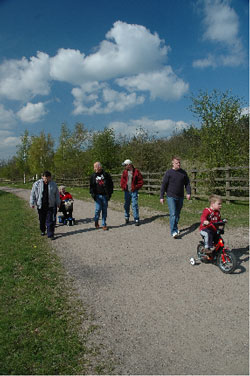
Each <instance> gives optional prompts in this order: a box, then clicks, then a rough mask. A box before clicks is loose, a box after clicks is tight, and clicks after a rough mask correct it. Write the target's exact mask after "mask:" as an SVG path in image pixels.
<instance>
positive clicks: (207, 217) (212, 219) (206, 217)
mask: <svg viewBox="0 0 250 376" xmlns="http://www.w3.org/2000/svg"><path fill="white" fill-rule="evenodd" d="M204 221H209V225H207V226H205V225H204V224H203V222H204ZM220 221H221V216H220V212H219V211H218V210H213V209H210V208H206V209H204V210H203V212H202V215H201V224H200V231H201V230H204V229H205V228H209V229H211V230H214V231H216V228H215V226H213V223H216V222H220Z"/></svg>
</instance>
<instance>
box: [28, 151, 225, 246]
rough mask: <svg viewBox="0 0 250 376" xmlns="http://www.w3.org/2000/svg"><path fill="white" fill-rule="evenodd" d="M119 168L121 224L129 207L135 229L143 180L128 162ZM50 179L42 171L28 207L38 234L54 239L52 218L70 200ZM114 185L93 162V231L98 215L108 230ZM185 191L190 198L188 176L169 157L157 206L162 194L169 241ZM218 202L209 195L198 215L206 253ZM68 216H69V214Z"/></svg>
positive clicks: (176, 159)
mask: <svg viewBox="0 0 250 376" xmlns="http://www.w3.org/2000/svg"><path fill="white" fill-rule="evenodd" d="M122 165H123V166H124V171H123V172H122V176H121V181H120V187H121V189H122V190H123V192H124V217H125V223H126V224H128V223H129V220H130V206H131V204H132V212H133V217H134V223H135V226H139V225H140V217H139V205H138V191H139V190H140V189H141V188H142V186H143V177H142V174H141V172H140V171H139V170H138V169H137V168H135V167H134V165H133V163H132V161H131V160H130V159H126V160H125V161H124V162H123V163H122ZM59 188H60V189H59V190H60V192H59V190H58V188H57V185H56V183H55V182H54V181H52V180H51V173H50V172H49V171H45V172H44V173H43V175H42V178H41V179H39V180H38V181H36V182H35V183H34V184H33V187H32V190H31V195H30V205H31V207H32V208H34V207H35V206H36V207H37V210H38V215H39V221H40V230H41V235H45V233H46V229H47V236H48V238H50V239H54V231H55V217H56V212H57V209H58V210H59V211H62V212H63V214H64V215H66V210H65V206H64V202H65V200H66V199H67V198H70V199H72V200H73V197H72V196H71V194H70V193H69V192H66V191H65V187H64V186H61V187H59ZM113 189H114V184H113V180H112V177H111V175H110V174H109V173H108V172H106V171H104V169H103V167H102V165H101V163H100V162H95V163H94V172H93V174H92V175H91V177H90V188H89V192H90V194H91V196H92V198H93V199H94V201H95V215H94V222H95V228H99V226H100V225H99V219H100V215H101V214H102V229H103V230H104V231H107V230H108V226H107V210H108V201H109V200H110V198H111V196H112V194H113ZM185 191H186V198H187V200H190V199H191V186H190V180H189V177H188V174H187V173H186V171H185V170H183V169H182V168H181V161H180V158H179V157H177V156H174V157H173V158H172V168H170V169H169V170H167V171H166V173H165V175H164V177H163V181H162V184H161V190H160V203H161V204H164V201H165V199H164V196H165V195H166V198H167V203H168V208H169V222H170V232H171V236H172V237H173V238H177V237H178V235H179V233H180V231H179V229H178V223H179V219H180V213H181V209H182V206H183V201H184V195H185ZM220 208H221V199H220V197H219V196H216V195H212V196H211V197H210V208H206V209H204V211H203V213H202V216H201V226H200V231H201V234H202V235H203V236H204V237H205V247H206V251H207V253H209V252H210V251H211V248H212V242H213V237H214V236H215V234H214V229H213V226H212V223H213V222H215V221H218V220H220ZM71 215H72V213H71Z"/></svg>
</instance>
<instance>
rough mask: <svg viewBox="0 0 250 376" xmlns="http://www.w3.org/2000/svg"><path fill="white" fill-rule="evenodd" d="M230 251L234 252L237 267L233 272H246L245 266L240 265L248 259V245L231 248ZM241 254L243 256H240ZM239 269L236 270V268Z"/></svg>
mask: <svg viewBox="0 0 250 376" xmlns="http://www.w3.org/2000/svg"><path fill="white" fill-rule="evenodd" d="M232 252H233V253H234V255H235V257H236V259H237V269H236V271H235V272H234V273H233V274H241V273H245V272H246V268H245V267H244V266H243V265H242V264H244V263H246V262H248V261H249V246H248V247H246V248H233V249H232ZM242 256H245V257H243V258H241V257H242ZM238 269H239V271H238V272H237V270H238Z"/></svg>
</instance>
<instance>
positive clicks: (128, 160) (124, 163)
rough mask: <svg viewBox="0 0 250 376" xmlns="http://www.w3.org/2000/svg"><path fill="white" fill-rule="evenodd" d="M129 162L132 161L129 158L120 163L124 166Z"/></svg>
mask: <svg viewBox="0 0 250 376" xmlns="http://www.w3.org/2000/svg"><path fill="white" fill-rule="evenodd" d="M129 164H133V162H132V161H131V160H130V159H125V161H124V162H123V163H122V166H126V165H129Z"/></svg>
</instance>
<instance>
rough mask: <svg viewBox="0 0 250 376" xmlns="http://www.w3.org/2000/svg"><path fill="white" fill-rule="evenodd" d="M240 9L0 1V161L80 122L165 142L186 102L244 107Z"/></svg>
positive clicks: (223, 4) (129, 0)
mask: <svg viewBox="0 0 250 376" xmlns="http://www.w3.org/2000/svg"><path fill="white" fill-rule="evenodd" d="M248 7H249V5H248V0H0V159H6V158H9V157H11V156H13V155H14V154H15V153H16V145H17V144H18V142H20V135H22V134H23V133H24V131H25V129H27V130H28V131H29V133H30V134H31V135H38V134H40V132H41V131H45V133H51V134H52V136H53V137H54V138H55V140H56V139H57V138H58V137H59V135H60V129H61V124H62V123H66V124H67V126H68V127H69V128H70V129H73V128H74V125H75V124H76V123H77V122H82V123H83V124H84V125H85V127H86V128H87V129H89V130H92V131H97V130H102V129H104V127H111V128H113V129H115V131H116V133H117V134H119V133H121V134H130V135H132V134H134V133H135V132H136V129H138V128H139V127H140V126H142V127H143V128H145V129H146V130H147V131H148V132H149V133H150V134H155V135H156V134H157V135H158V136H160V137H167V136H169V135H171V134H172V132H173V130H174V129H177V130H180V129H182V128H184V127H187V126H188V125H190V124H195V125H197V124H196V119H194V118H193V116H192V113H191V112H190V111H189V110H188V106H189V105H190V104H191V102H190V99H189V96H190V95H191V93H193V94H195V95H196V94H198V92H199V90H204V91H205V90H208V91H212V90H213V89H218V90H221V91H226V90H232V94H234V95H237V96H239V97H241V98H243V99H244V100H245V102H246V103H245V105H246V107H247V106H248V61H249V60H248V11H249V9H248Z"/></svg>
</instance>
